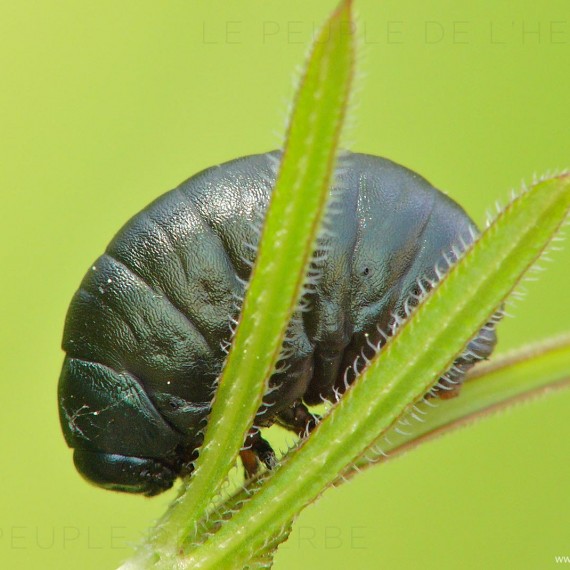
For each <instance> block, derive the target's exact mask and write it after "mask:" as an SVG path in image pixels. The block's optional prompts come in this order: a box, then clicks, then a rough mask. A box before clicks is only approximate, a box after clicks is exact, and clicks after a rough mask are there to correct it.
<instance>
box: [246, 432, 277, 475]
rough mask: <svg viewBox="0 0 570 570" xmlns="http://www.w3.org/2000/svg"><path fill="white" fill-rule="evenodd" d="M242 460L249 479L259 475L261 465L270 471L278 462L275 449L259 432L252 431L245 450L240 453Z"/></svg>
mask: <svg viewBox="0 0 570 570" xmlns="http://www.w3.org/2000/svg"><path fill="white" fill-rule="evenodd" d="M240 458H241V462H242V464H243V468H244V470H245V474H246V477H247V478H251V477H253V476H254V475H255V474H256V473H257V471H258V469H259V464H260V463H263V464H264V465H265V466H266V467H267V468H268V469H273V467H275V464H276V462H277V460H276V458H275V452H274V451H273V448H272V447H271V445H269V442H268V441H266V440H265V439H263V438H262V437H261V434H260V433H259V430H255V431H252V432H250V434H249V435H248V436H247V439H246V440H245V444H244V446H243V449H242V450H241V451H240Z"/></svg>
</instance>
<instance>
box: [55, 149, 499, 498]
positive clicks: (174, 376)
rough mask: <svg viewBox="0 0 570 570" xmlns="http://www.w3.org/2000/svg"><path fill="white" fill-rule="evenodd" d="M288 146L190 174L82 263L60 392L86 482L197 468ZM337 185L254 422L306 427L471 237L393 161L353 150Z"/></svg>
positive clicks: (447, 202)
mask: <svg viewBox="0 0 570 570" xmlns="http://www.w3.org/2000/svg"><path fill="white" fill-rule="evenodd" d="M279 156H280V154H279V152H272V153H266V154H259V155H253V156H248V157H244V158H239V159H237V160H233V161H231V162H228V163H225V164H222V165H219V166H215V167H212V168H209V169H207V170H204V171H203V172H200V173H198V174H196V175H195V176H193V177H192V178H190V179H188V180H187V181H186V182H184V183H182V184H181V185H180V186H179V187H178V188H176V189H174V190H172V191H170V192H167V193H166V194H164V195H163V196H161V197H159V198H158V199H157V200H155V201H154V202H153V203H151V204H150V205H149V206H147V207H146V208H145V209H144V210H143V211H142V212H140V213H138V214H137V215H135V216H134V217H133V218H132V219H131V220H130V221H128V222H127V224H126V225H125V226H124V227H123V228H122V229H121V230H120V231H119V233H118V234H117V235H116V236H115V238H114V239H113V240H112V241H111V243H110V244H109V246H108V247H107V249H106V251H105V253H104V254H103V255H102V256H101V257H99V259H97V260H96V261H95V263H94V264H93V266H92V267H91V268H90V269H89V270H88V272H87V274H86V275H85V278H84V279H83V281H82V283H81V286H80V288H79V290H78V291H77V293H76V294H75V296H74V297H73V300H72V302H71V306H70V308H69V311H68V314H67V319H66V324H65V332H64V337H63V348H64V350H65V351H66V353H67V355H66V358H65V361H64V364H63V370H62V373H61V377H60V383H59V402H60V416H61V422H62V427H63V431H64V434H65V438H66V440H67V443H68V444H69V445H70V447H73V448H74V449H75V455H74V457H75V463H76V466H77V468H78V469H79V471H80V472H81V473H82V474H83V475H84V476H85V477H86V478H87V479H88V480H90V481H92V482H94V483H96V484H98V485H101V486H103V487H106V488H110V489H116V490H122V491H129V492H140V493H145V494H147V495H152V494H156V493H158V492H161V491H162V490H164V489H166V488H168V487H170V486H171V485H172V483H173V481H174V480H175V478H176V477H177V476H178V475H181V474H185V473H188V471H189V470H191V462H192V460H193V459H194V458H195V455H196V450H197V448H198V447H199V445H200V443H201V439H202V435H203V429H204V426H205V422H206V421H207V416H208V411H209V406H210V403H211V399H212V394H213V391H214V390H215V381H216V379H217V377H218V375H219V373H220V371H221V367H222V365H223V361H224V358H225V355H226V353H225V351H226V347H227V345H228V342H229V340H230V338H231V332H230V323H231V321H232V320H234V319H235V318H237V315H238V313H239V305H240V300H241V299H242V298H243V295H244V289H245V286H246V285H245V284H246V283H247V280H248V278H249V275H250V272H251V266H252V263H253V260H254V258H255V247H254V246H255V245H256V243H257V241H258V239H259V231H258V226H259V220H260V219H261V218H262V217H263V213H264V212H265V210H266V208H267V204H268V201H269V197H270V195H271V190H272V185H273V182H274V180H275V176H276V168H277V166H276V165H277V163H278V159H279ZM331 191H332V192H333V193H334V200H333V207H332V208H331V212H330V213H329V215H328V217H327V224H326V225H327V228H328V231H326V232H325V234H324V236H323V237H322V238H321V240H320V241H319V250H320V255H318V258H319V259H320V261H319V262H318V263H317V264H316V273H318V278H312V279H311V286H310V288H309V289H310V290H309V293H308V294H307V295H306V298H305V300H304V302H305V305H306V306H305V307H304V308H303V310H301V309H300V310H299V311H298V313H297V314H296V316H295V318H294V319H293V320H292V322H291V324H290V326H289V330H288V334H287V339H288V341H287V344H286V358H285V359H284V362H282V363H281V365H282V366H280V372H277V373H276V374H274V376H273V377H272V380H271V389H270V392H269V393H268V395H267V396H266V397H265V399H264V406H263V407H262V409H261V410H260V412H259V414H258V416H257V418H256V424H257V425H258V426H259V425H260V426H267V425H271V424H272V423H274V422H278V423H280V424H282V425H284V426H285V427H288V428H289V429H292V430H294V431H296V432H297V433H302V432H303V431H304V430H305V429H306V428H307V427H309V428H310V427H311V426H312V424H313V423H314V420H315V418H314V416H312V415H311V414H309V413H308V411H307V409H306V408H305V406H304V405H303V402H304V403H305V404H309V405H312V404H317V403H320V402H321V401H322V400H329V401H332V400H334V399H335V397H337V395H338V394H342V393H343V392H344V391H345V389H346V385H347V384H350V382H352V380H353V379H354V377H355V374H356V371H358V370H359V368H361V367H362V365H363V362H364V361H363V355H364V356H366V355H368V356H371V354H372V351H371V348H370V347H371V346H377V345H380V346H381V345H382V344H383V343H384V339H383V336H382V332H383V331H385V332H388V333H389V332H390V330H391V328H393V327H394V323H395V322H397V321H398V320H400V319H403V318H404V317H405V315H406V313H407V312H408V311H409V307H410V300H411V302H412V304H413V303H414V299H417V298H418V297H420V296H421V295H422V294H423V292H425V290H426V289H429V287H430V286H431V285H430V283H431V284H433V283H434V282H436V281H437V279H438V275H437V273H438V272H439V271H440V269H441V270H445V269H446V268H447V267H446V266H445V264H443V265H442V261H443V259H444V256H448V257H451V258H452V259H453V258H454V255H455V254H454V251H455V252H456V251H457V249H456V246H459V245H460V244H462V243H469V242H470V241H472V239H473V235H474V230H473V228H474V225H473V223H472V221H471V220H470V219H469V217H468V216H467V214H466V213H465V212H464V211H463V209H462V208H461V207H460V206H458V205H457V204H456V203H455V202H453V201H452V200H451V199H450V198H448V197H447V196H445V195H444V194H442V193H441V192H439V191H438V190H436V189H435V188H433V187H432V186H431V185H430V184H429V183H428V182H427V181H426V180H425V179H424V178H422V177H421V176H419V175H418V174H416V173H414V172H412V171H410V170H408V169H406V168H404V167H402V166H399V165H397V164H395V163H393V162H391V161H389V160H386V159H383V158H379V157H375V156H370V155H365V154H353V153H345V154H343V156H342V157H341V158H340V159H339V164H338V169H337V175H336V177H335V186H334V188H333V189H332V190H331ZM317 253H319V252H317ZM495 342H496V339H495V334H494V330H493V327H492V326H491V327H486V328H484V329H482V331H481V332H480V334H479V336H478V337H477V338H476V339H475V340H474V341H473V342H472V343H471V344H470V346H469V350H468V351H467V352H466V353H465V355H464V356H463V357H462V358H460V359H459V360H458V361H457V362H456V366H455V371H454V378H453V382H458V383H460V382H461V380H462V376H463V373H464V372H465V370H467V369H468V368H469V367H470V366H471V365H472V364H473V363H474V361H475V360H476V359H478V358H484V357H486V356H487V355H488V354H490V353H491V351H492V349H493V347H494V345H495ZM359 360H360V362H359ZM441 384H442V386H441V387H442V388H444V389H445V388H446V389H450V390H451V391H453V390H454V388H453V386H452V384H450V382H449V381H447V380H442V382H441ZM250 444H251V446H252V447H253V450H254V452H256V453H257V455H258V457H261V458H262V460H263V461H265V462H267V461H268V460H267V457H268V454H269V455H271V450H270V448H269V447H268V445H267V444H266V442H264V440H262V439H261V438H260V437H259V435H258V433H255V434H253V433H252V435H251V441H250ZM264 454H265V455H264Z"/></svg>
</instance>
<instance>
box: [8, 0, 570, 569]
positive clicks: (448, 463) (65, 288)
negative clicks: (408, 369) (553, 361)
mask: <svg viewBox="0 0 570 570" xmlns="http://www.w3.org/2000/svg"><path fill="white" fill-rule="evenodd" d="M356 5H357V9H358V12H359V16H360V18H359V22H360V32H361V55H360V58H359V70H360V77H359V80H358V92H357V96H356V97H355V104H354V106H353V109H352V113H351V118H352V127H351V129H350V130H349V132H348V135H347V141H348V145H349V146H350V148H352V149H353V150H358V151H364V152H369V153H374V154H380V155H384V156H388V157H390V158H392V159H394V160H396V161H398V162H401V163H403V164H405V165H407V166H409V167H411V168H412V169H414V170H417V171H418V172H420V173H422V174H423V175H424V176H426V177H427V178H428V179H430V180H431V181H432V182H433V183H434V184H435V185H436V186H438V187H440V188H442V189H444V190H446V191H447V192H448V193H449V194H450V195H451V196H453V197H454V198H455V199H457V200H458V201H459V202H461V203H462V204H463V205H464V206H465V208H466V209H467V210H468V211H469V212H470V213H471V214H472V215H473V217H474V218H475V219H476V220H477V222H478V223H482V222H483V220H484V213H485V210H486V209H488V208H490V207H492V206H493V204H494V202H495V201H496V200H497V199H499V200H503V201H504V200H505V199H506V197H507V195H508V191H509V189H511V188H513V187H515V188H516V187H519V185H520V181H521V180H522V179H523V178H524V179H526V180H530V179H531V177H532V175H533V173H535V172H537V173H542V172H544V171H547V170H549V169H556V168H561V167H564V166H566V167H568V166H570V139H569V135H568V127H569V119H570V110H569V103H570V99H569V93H570V73H569V69H570V7H569V4H568V1H567V0H558V1H555V0H550V1H546V2H543V3H541V4H540V5H539V3H536V2H535V1H531V0H528V1H527V0H524V1H520V0H519V1H515V2H511V3H509V4H508V6H507V3H504V2H500V3H498V2H494V1H491V0H481V1H479V2H476V3H473V5H470V6H467V3H462V4H461V6H459V3H457V2H451V1H443V0H437V1H434V2H429V3H427V2H420V1H419V0H414V1H411V0H399V1H398V2H396V1H394V0H392V1H385V2H378V1H377V0H360V1H358V0H357V2H356ZM428 5H429V6H428ZM332 7H333V2H332V1H331V0H326V1H325V0H318V1H315V0H313V1H311V2H307V1H300V0H289V1H288V2H286V3H284V2H277V1H261V0H242V1H240V2H232V1H228V0H226V1H221V0H215V1H212V0H210V1H208V2H206V1H204V0H203V1H189V0H184V1H182V0H177V1H164V2H156V1H154V2H153V1H150V0H136V1H135V0H128V1H122V2H116V1H110V0H99V1H98V2H78V1H75V2H73V1H69V0H45V1H30V0H20V1H19V2H8V1H3V2H2V3H1V4H0V58H1V64H0V70H1V76H2V86H1V88H0V121H1V140H0V145H1V152H0V164H1V166H0V189H1V192H2V198H1V202H0V204H1V205H0V212H1V219H2V223H1V225H0V231H1V232H2V239H1V241H0V244H1V245H0V253H1V265H0V267H1V268H2V278H1V280H0V288H1V295H0V311H1V313H0V323H1V330H0V334H1V341H0V347H1V349H0V354H1V359H2V367H1V370H2V376H1V379H0V382H2V392H1V393H2V409H1V412H0V422H1V425H0V434H1V438H2V439H1V441H2V447H1V449H2V465H1V469H0V481H1V483H2V485H1V488H0V564H1V566H2V568H25V569H28V568H29V569H32V568H33V569H35V568H43V569H47V568H57V569H71V568H84V569H88V570H89V569H106V568H109V569H112V568H114V567H115V566H116V565H117V564H118V563H119V562H120V561H121V560H122V559H124V558H125V557H127V556H128V554H129V552H130V550H129V548H130V545H131V544H132V543H133V542H135V541H136V540H137V539H138V538H139V537H140V536H142V534H143V533H144V532H145V529H146V528H147V527H148V526H149V525H150V524H151V523H152V521H153V519H155V518H156V517H157V516H158V515H159V514H160V513H161V512H162V511H163V510H164V508H165V506H166V504H167V503H168V501H169V500H170V499H171V498H172V497H173V493H172V492H171V493H169V494H166V495H163V496H160V497H157V498H154V499H152V500H147V499H144V498H141V497H131V496H122V495H119V494H113V493H110V492H105V491H102V490H99V489H96V488H94V487H91V486H89V485H87V484H86V483H84V482H83V481H82V480H81V478H80V477H79V476H78V475H77V474H76V472H75V471H74V468H73V466H72V462H71V453H70V451H69V450H68V449H67V448H66V446H65V444H64V442H63V439H62V437H61V434H60V431H59V422H58V418H57V410H56V385H57V378H58V374H59V367H60V365H61V360H62V352H61V351H60V348H59V343H60V338H61V332H62V325H63V320H64V315H65V311H66V308H67V305H68V302H69V300H70V298H71V296H72V294H73V292H74V290H75V289H76V287H77V286H78V284H79V281H80V279H81V278H82V275H83V273H84V271H85V270H86V269H87V268H88V267H89V266H90V263H91V261H92V260H93V259H94V258H95V257H97V256H98V255H99V254H100V252H101V251H102V250H103V248H104V247H105V245H106V244H107V242H108V241H109V240H110V238H111V237H112V236H113V234H114V232H115V231H116V230H117V229H118V228H119V227H120V226H121V225H122V224H123V223H124V222H125V220H126V219H127V218H128V217H130V216H131V215H132V214H134V213H135V212H137V211H138V210H139V209H141V208H142V207H143V206H144V205H145V204H147V203H148V202H149V201H150V200H152V199H153V198H155V197H156V196H157V195H158V194H160V193H162V192H164V191H166V190H168V189H170V188H172V187H174V186H175V185H177V184H178V183H179V182H180V181H182V180H183V179H185V178H186V177H188V176H190V175H191V174H193V173H195V172H196V171H198V170H200V169H202V168H204V167H207V166H210V165H212V164H215V163H219V162H222V161H225V160H228V159H231V158H234V157H236V156H240V155H245V154H248V153H254V152H262V151H265V150H268V149H271V148H274V147H276V146H278V145H279V144H280V141H281V136H282V132H283V129H284V125H285V119H286V112H287V107H288V102H289V100H290V98H291V95H292V92H293V84H294V78H295V77H296V76H297V75H298V68H299V65H300V64H301V62H302V61H303V57H304V54H305V52H306V49H307V45H308V42H309V41H310V38H311V35H312V33H313V29H314V27H315V26H318V23H319V22H321V21H322V19H323V18H324V16H325V15H326V14H327V13H328V12H329V11H330V10H331V9H332ZM569 269H570V248H568V247H567V248H566V250H565V251H563V252H559V253H557V254H555V255H554V262H553V263H550V264H548V271H547V272H546V273H545V274H544V276H543V277H542V278H541V279H540V281H539V282H537V283H531V284H529V286H528V290H529V293H528V296H527V298H526V300H525V301H524V302H522V303H519V304H518V306H517V307H516V308H515V309H511V312H513V313H515V315H516V318H515V319H507V320H506V321H505V322H503V323H502V325H501V327H500V337H501V340H500V350H501V351H504V350H507V349H509V348H512V347H515V346H517V345H520V344H522V343H525V342H527V341H529V340H531V339H536V338H545V337H547V336H549V335H553V334H556V333H560V332H561V331H563V330H564V329H568V323H569V321H570V319H569V317H570V303H569V301H568V297H569V296H568V291H569V289H570V275H569ZM569 404H570V394H568V393H565V394H558V395H556V396H554V397H550V398H546V399H543V400H540V401H537V402H535V403H532V404H530V405H525V406H522V407H519V408H517V409H515V410H513V411H512V412H508V413H505V414H503V415H501V416H500V417H495V418H492V419H490V420H487V421H485V422H483V423H481V424H478V425H476V426H474V427H471V428H469V429H467V430H464V431H461V432H458V433H456V434H454V435H452V436H450V437H447V438H444V439H441V440H438V441H436V442H434V443H430V444H429V445H426V446H424V447H422V448H420V449H419V450H416V451H414V452H413V453H412V454H410V455H408V456H406V457H404V458H402V459H400V460H398V461H396V462H394V463H390V464H388V465H386V466H382V467H378V468H375V469H371V470H369V471H368V472H367V473H365V474H363V475H361V476H359V477H357V478H355V479H354V480H353V481H352V482H351V483H349V484H347V485H346V486H344V487H342V488H340V489H337V490H333V491H329V492H327V493H326V494H325V495H324V496H323V497H322V498H321V499H320V500H319V501H318V502H317V503H316V504H315V505H312V506H311V507H309V508H308V509H306V511H304V512H303V514H302V515H301V516H300V517H299V519H298V521H297V523H296V526H295V529H294V530H293V533H292V536H291V539H290V541H289V542H288V543H287V544H286V545H285V546H284V547H282V549H281V550H280V552H279V554H278V556H277V562H276V565H275V567H276V568H277V569H296V568H304V567H311V568H333V569H335V568H339V569H340V568H351V569H360V568H375V567H384V568H390V569H392V568H394V569H400V568H406V569H407V568H427V569H431V568H433V569H444V568H458V567H462V568H473V569H476V568H477V569H479V568H523V569H526V568H529V569H535V568H550V567H554V566H555V565H556V564H555V560H554V557H555V556H556V555H570V531H569V528H570V490H569V488H568V483H569V478H568V476H569V469H568V467H569V454H570V444H569V439H570V438H569V436H570V421H569V419H568V409H569ZM277 439H279V436H278V437H277Z"/></svg>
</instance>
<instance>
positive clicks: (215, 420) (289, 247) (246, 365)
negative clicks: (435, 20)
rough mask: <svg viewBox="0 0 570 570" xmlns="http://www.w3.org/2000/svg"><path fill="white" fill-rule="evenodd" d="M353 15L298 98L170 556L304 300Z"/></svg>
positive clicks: (345, 91)
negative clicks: (251, 271)
mask: <svg viewBox="0 0 570 570" xmlns="http://www.w3.org/2000/svg"><path fill="white" fill-rule="evenodd" d="M350 7H351V2H350V1H349V0H346V1H343V2H342V3H341V5H340V7H339V8H338V9H337V10H336V12H334V13H333V15H332V16H331V18H330V19H329V21H328V22H327V24H326V25H325V26H324V28H323V30H322V31H321V34H320V35H319V36H318V37H317V39H316V42H315V44H314V46H313V49H312V53H311V55H310V58H309V61H308V64H307V68H306V71H305V74H304V76H303V78H302V81H301V85H300V88H299V91H298V93H297V95H296V100H295V103H294V108H293V113H292V117H291V120H290V125H289V129H288V133H287V139H286V144H285V149H284V153H283V158H282V161H281V165H280V170H279V174H278V177H277V182H276V185H275V188H274V190H273V193H272V197H271V202H270V205H269V209H268V212H267V216H266V219H265V224H264V226H263V231H262V236H261V240H260V244H259V248H258V252H257V259H256V263H255V266H254V270H253V274H252V278H251V282H250V284H249V287H248V290H247V292H246V296H245V300H244V304H243V307H242V313H241V316H240V320H239V324H238V327H237V331H236V334H235V337H234V341H233V345H232V349H231V351H230V354H229V356H228V359H227V361H226V364H225V367H224V370H223V373H222V376H221V379H220V381H219V385H218V388H217V392H216V396H215V398H214V402H213V408H212V412H211V414H210V417H209V421H208V427H207V430H206V434H205V441H204V444H203V446H202V448H201V450H200V456H199V458H198V460H197V462H196V467H195V471H194V474H193V476H192V478H191V480H190V482H189V483H188V484H187V487H191V489H189V490H188V492H183V495H182V496H181V497H180V499H179V500H178V501H177V502H176V503H174V506H173V507H172V508H171V509H170V510H169V512H168V513H167V515H166V516H165V517H164V519H163V521H162V522H161V523H160V525H159V526H158V531H157V533H156V535H155V536H154V539H153V542H154V547H155V549H161V548H162V549H163V554H165V555H166V556H168V551H169V550H170V551H172V549H173V547H175V548H176V549H178V546H179V545H180V544H181V543H182V542H185V544H186V545H188V544H189V543H191V542H192V541H196V540H198V539H197V537H196V536H195V533H196V531H197V530H198V528H199V523H200V520H201V519H202V518H203V516H204V515H205V513H206V510H207V508H208V505H209V504H210V502H211V500H212V497H213V496H215V493H216V491H217V490H218V489H219V486H220V484H221V483H222V482H223V481H224V480H225V478H226V476H227V474H228V472H229V470H230V469H231V467H232V465H233V464H234V462H235V459H236V456H237V454H238V452H239V450H240V448H241V446H242V445H243V441H244V434H245V433H246V432H247V431H248V429H249V428H250V427H251V425H252V422H253V418H254V416H255V413H256V411H257V410H258V408H259V406H260V405H261V401H262V396H263V393H264V391H265V389H266V386H267V381H268V379H269V377H270V376H271V374H272V373H273V371H274V369H275V364H276V362H277V360H278V359H279V355H280V351H281V345H282V342H283V338H284V335H285V331H286V328H287V324H288V322H289V320H290V318H291V316H292V314H293V312H294V310H295V308H296V307H297V304H298V301H299V298H300V296H301V294H302V292H303V284H304V280H305V275H306V273H307V270H308V268H309V265H310V263H311V259H312V254H313V251H314V248H315V243H316V239H317V237H318V232H319V229H320V226H321V221H322V218H323V215H324V212H325V208H326V205H327V201H328V198H329V188H330V185H331V178H332V173H333V171H334V165H335V161H336V154H337V146H338V142H339V137H340V133H341V128H342V124H343V120H344V116H345V113H346V108H347V102H348V98H349V92H350V85H351V80H352V76H353V66H354V45H353V36H352V34H351V33H350V29H351V11H350ZM173 537H175V540H174V542H173ZM176 545H178V546H176Z"/></svg>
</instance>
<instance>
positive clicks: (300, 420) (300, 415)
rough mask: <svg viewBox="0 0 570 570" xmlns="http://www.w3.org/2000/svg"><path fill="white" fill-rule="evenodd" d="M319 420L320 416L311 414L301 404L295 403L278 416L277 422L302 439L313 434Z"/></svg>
mask: <svg viewBox="0 0 570 570" xmlns="http://www.w3.org/2000/svg"><path fill="white" fill-rule="evenodd" d="M319 419H320V418H319V416H317V415H315V414H311V412H309V410H308V409H307V407H306V406H305V405H304V404H302V403H301V402H295V403H294V404H293V405H292V406H291V407H290V408H287V409H286V410H283V411H282V412H280V413H279V415H278V416H277V422H278V423H279V425H280V426H283V427H284V428H286V429H288V430H290V431H293V432H295V433H296V434H297V435H298V436H300V437H302V436H304V435H306V434H307V433H309V432H311V431H312V430H313V429H314V427H315V426H316V425H317V423H318V421H319Z"/></svg>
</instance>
